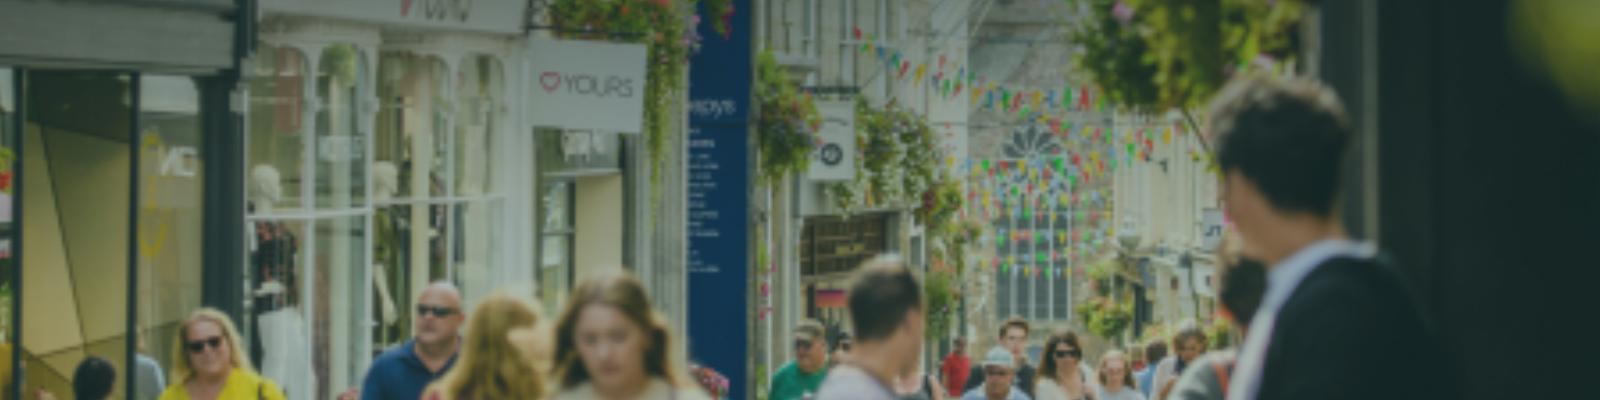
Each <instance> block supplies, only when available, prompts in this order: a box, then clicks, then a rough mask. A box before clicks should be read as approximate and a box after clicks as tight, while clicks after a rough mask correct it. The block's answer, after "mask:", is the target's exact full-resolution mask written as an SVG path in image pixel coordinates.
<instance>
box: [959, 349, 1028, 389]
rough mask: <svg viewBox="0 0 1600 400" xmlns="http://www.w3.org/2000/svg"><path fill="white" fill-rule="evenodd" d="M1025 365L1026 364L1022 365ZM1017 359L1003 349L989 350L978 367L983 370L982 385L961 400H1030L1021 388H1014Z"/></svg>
mask: <svg viewBox="0 0 1600 400" xmlns="http://www.w3.org/2000/svg"><path fill="white" fill-rule="evenodd" d="M1023 365H1027V364H1023ZM1016 366H1017V359H1016V357H1014V356H1012V355H1011V352H1010V351H1007V350H1006V349H1003V348H999V347H996V348H993V349H989V352H988V353H987V354H984V356H983V362H982V363H981V364H979V365H978V367H979V368H983V383H982V384H979V385H978V387H975V388H973V389H972V390H968V391H967V394H965V395H962V396H961V400H1031V399H1032V398H1030V397H1028V395H1027V394H1026V393H1023V392H1022V389H1021V388H1018V387H1016V382H1017V380H1016V379H1015V378H1014V377H1013V376H1012V375H1013V374H1015V373H1016Z"/></svg>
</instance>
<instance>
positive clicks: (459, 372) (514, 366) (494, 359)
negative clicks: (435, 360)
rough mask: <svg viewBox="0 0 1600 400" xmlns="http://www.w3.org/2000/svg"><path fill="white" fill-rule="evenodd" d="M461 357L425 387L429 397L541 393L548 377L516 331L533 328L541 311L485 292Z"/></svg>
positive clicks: (451, 399)
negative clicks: (526, 351) (518, 340)
mask: <svg viewBox="0 0 1600 400" xmlns="http://www.w3.org/2000/svg"><path fill="white" fill-rule="evenodd" d="M470 315H471V316H472V317H471V319H469V320H467V332H466V336H465V338H464V340H463V342H462V347H461V355H460V356H459V357H460V359H459V360H457V362H456V366H455V367H454V368H451V369H450V372H448V373H446V374H445V375H444V377H442V378H439V381H437V382H434V383H433V384H432V385H429V386H428V389H427V390H426V391H424V392H423V395H422V398H423V399H425V400H458V399H460V400H475V399H537V398H542V397H544V394H545V393H544V385H543V384H542V382H543V380H542V379H540V375H539V373H538V369H536V368H535V367H534V362H533V360H532V359H530V358H528V357H527V356H526V355H525V354H523V352H522V351H520V350H519V348H518V346H516V345H514V344H513V343H512V341H511V340H512V339H511V333H512V332H513V331H514V330H517V329H528V328H532V327H533V326H534V324H535V323H538V321H539V314H538V312H536V311H534V308H533V307H532V306H530V305H529V304H528V302H526V301H523V300H522V299H519V298H516V297H512V296H509V295H505V294H493V295H490V296H489V297H487V298H484V299H483V301H482V302H480V303H478V306H477V307H474V308H473V309H472V313H471V314H470Z"/></svg>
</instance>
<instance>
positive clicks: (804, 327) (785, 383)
mask: <svg viewBox="0 0 1600 400" xmlns="http://www.w3.org/2000/svg"><path fill="white" fill-rule="evenodd" d="M823 332H824V331H823V328H822V324H821V323H819V322H817V321H812V320H806V321H804V322H801V323H800V325H799V326H796V327H795V328H794V361H790V362H789V363H788V364H785V365H784V366H783V368H780V369H778V373H777V374H774V375H773V376H772V388H771V392H769V395H768V396H767V398H768V399H771V400H791V399H801V398H806V397H807V396H810V395H812V394H815V393H816V392H817V388H819V387H822V378H824V377H827V376H828V370H827V368H825V367H826V366H827V362H828V344H827V341H826V340H823V339H825V338H824V335H823Z"/></svg>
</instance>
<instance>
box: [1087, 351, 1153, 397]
mask: <svg viewBox="0 0 1600 400" xmlns="http://www.w3.org/2000/svg"><path fill="white" fill-rule="evenodd" d="M1099 370H1100V373H1099V374H1097V375H1099V377H1100V400H1144V393H1139V389H1138V384H1136V383H1134V380H1133V369H1132V368H1128V356H1127V355H1125V354H1123V353H1122V351H1121V350H1112V351H1108V352H1106V355H1104V356H1101V357H1100V368H1099Z"/></svg>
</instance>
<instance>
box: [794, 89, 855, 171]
mask: <svg viewBox="0 0 1600 400" xmlns="http://www.w3.org/2000/svg"><path fill="white" fill-rule="evenodd" d="M817 113H818V114H819V115H820V116H821V117H822V127H821V129H819V130H818V131H817V139H818V141H819V143H818V144H817V147H816V149H815V150H814V151H812V152H811V167H810V171H807V173H806V176H809V177H810V178H811V180H814V181H848V180H851V179H855V172H856V171H855V156H856V107H855V103H853V102H850V101H822V102H817Z"/></svg>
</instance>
